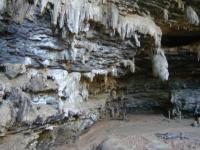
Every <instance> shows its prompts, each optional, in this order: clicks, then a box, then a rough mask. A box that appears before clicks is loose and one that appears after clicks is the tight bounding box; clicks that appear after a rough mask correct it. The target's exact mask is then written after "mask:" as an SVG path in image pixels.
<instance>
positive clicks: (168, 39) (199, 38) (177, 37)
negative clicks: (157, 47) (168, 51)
mask: <svg viewBox="0 0 200 150" xmlns="http://www.w3.org/2000/svg"><path fill="white" fill-rule="evenodd" d="M197 42H200V31H191V32H173V33H166V34H163V36H162V41H161V43H162V46H163V47H177V46H184V45H190V44H193V43H197Z"/></svg>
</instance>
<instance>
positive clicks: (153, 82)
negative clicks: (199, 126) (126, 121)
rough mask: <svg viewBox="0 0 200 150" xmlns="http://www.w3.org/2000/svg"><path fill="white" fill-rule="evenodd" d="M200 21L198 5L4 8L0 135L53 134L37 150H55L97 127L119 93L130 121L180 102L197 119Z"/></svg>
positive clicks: (20, 4) (143, 0) (107, 1)
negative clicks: (135, 115) (53, 149)
mask: <svg viewBox="0 0 200 150" xmlns="http://www.w3.org/2000/svg"><path fill="white" fill-rule="evenodd" d="M199 16H200V2H199V1H196V0H191V1H185V0H171V1H169V0H163V1H160V0H151V1H149V0H132V1H130V0H81V1H80V0H39V1H38V0H16V1H9V0H1V1H0V63H1V65H0V131H1V135H2V136H5V135H7V134H10V133H15V132H21V131H24V130H25V131H26V130H28V129H34V131H35V130H37V131H38V130H39V132H41V133H43V131H46V129H47V130H52V132H53V137H47V138H46V136H45V137H44V138H41V137H43V136H44V135H45V134H40V135H38V136H39V139H40V140H41V141H39V140H38V141H39V142H38V145H37V144H36V146H38V148H39V147H40V148H41V149H42V148H44V147H43V146H46V148H47V149H48V147H49V146H51V144H52V143H53V142H55V141H60V142H63V141H65V140H67V139H68V138H71V137H76V136H77V135H79V134H80V133H82V132H83V131H84V130H86V129H87V128H89V127H90V126H91V125H92V124H94V123H95V122H96V121H97V120H98V119H99V118H100V116H102V115H101V114H104V113H103V112H104V111H105V104H107V103H106V102H105V101H107V100H109V94H110V91H111V90H112V89H115V90H116V92H117V96H118V97H121V98H122V99H123V100H124V102H123V104H124V106H125V107H126V109H127V112H129V113H133V112H134V113H135V112H136V113H138V112H155V111H156V112H157V111H159V112H161V111H164V112H166V111H167V110H168V109H169V107H170V103H171V98H172V97H173V98H174V99H176V101H180V102H181V103H182V107H181V110H183V111H184V112H186V113H191V114H192V113H193V111H194V110H195V107H196V105H197V103H199V100H198V99H199V94H200V93H199V86H200V79H199V75H200V69H199V67H200V65H199V59H200V48H199V47H200V44H199V41H200V26H199ZM46 126H48V127H47V128H46ZM49 126H50V127H49ZM54 126H56V128H55V130H54V129H53V128H54ZM72 131H74V132H72ZM61 132H63V133H62V134H63V135H62V136H61V137H59V134H60V133H61ZM47 135H48V134H47ZM64 137H65V138H64ZM66 137H67V138H66ZM48 138H50V141H51V142H52V143H51V142H49V139H48ZM59 138H60V139H59ZM20 139H21V136H20ZM36 139H38V138H36ZM52 139H53V140H52ZM45 140H46V141H45ZM36 141H37V140H36ZM25 144H27V142H26V143H25ZM49 144H50V145H49ZM33 145H34V144H33ZM22 149H23V148H22Z"/></svg>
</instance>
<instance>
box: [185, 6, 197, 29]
mask: <svg viewBox="0 0 200 150" xmlns="http://www.w3.org/2000/svg"><path fill="white" fill-rule="evenodd" d="M186 12H187V19H188V21H189V22H190V23H191V24H193V25H196V26H198V25H199V17H198V15H197V13H196V12H195V10H194V9H193V8H192V7H191V6H188V7H187V10H186Z"/></svg>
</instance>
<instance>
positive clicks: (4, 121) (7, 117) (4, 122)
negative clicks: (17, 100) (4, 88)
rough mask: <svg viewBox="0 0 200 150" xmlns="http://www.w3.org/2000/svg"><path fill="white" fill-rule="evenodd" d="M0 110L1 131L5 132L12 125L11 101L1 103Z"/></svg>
mask: <svg viewBox="0 0 200 150" xmlns="http://www.w3.org/2000/svg"><path fill="white" fill-rule="evenodd" d="M0 110H1V111H0V133H3V132H5V130H6V128H9V127H11V125H12V110H11V108H10V105H9V103H8V102H5V101H4V102H2V104H0Z"/></svg>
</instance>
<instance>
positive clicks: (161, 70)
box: [152, 48, 169, 81]
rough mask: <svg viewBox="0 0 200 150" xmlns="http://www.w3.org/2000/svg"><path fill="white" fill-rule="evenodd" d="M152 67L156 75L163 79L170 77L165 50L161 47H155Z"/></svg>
mask: <svg viewBox="0 0 200 150" xmlns="http://www.w3.org/2000/svg"><path fill="white" fill-rule="evenodd" d="M152 68H153V74H154V76H155V77H159V78H160V79H161V80H162V81H167V80H168V78H169V72H168V62H167V59H166V57H165V54H164V51H163V50H162V49H160V48H157V49H154V50H153V54H152Z"/></svg>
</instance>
